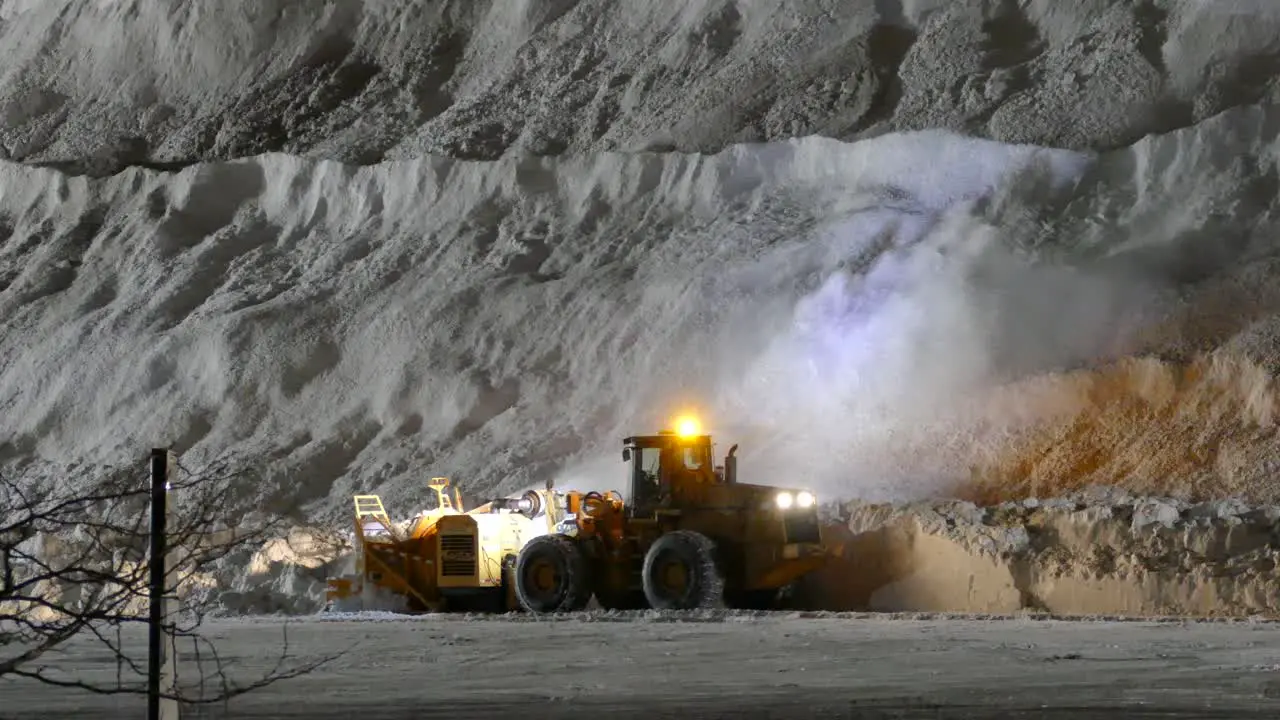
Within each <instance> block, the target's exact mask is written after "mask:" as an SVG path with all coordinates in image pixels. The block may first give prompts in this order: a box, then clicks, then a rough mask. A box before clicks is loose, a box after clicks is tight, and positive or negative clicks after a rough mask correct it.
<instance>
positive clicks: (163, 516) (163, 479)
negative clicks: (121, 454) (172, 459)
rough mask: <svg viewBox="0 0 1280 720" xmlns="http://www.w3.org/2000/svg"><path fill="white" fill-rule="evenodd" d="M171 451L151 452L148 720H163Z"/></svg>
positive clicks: (160, 449)
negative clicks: (166, 526)
mask: <svg viewBox="0 0 1280 720" xmlns="http://www.w3.org/2000/svg"><path fill="white" fill-rule="evenodd" d="M168 484H169V451H168V450H166V449H164V448H155V449H153V450H152V451H151V568H150V570H151V578H150V579H151V582H150V588H149V590H150V598H149V599H150V601H151V608H150V609H151V616H150V622H149V623H148V624H147V631H148V637H147V640H148V645H147V720H160V668H161V665H162V663H163V661H164V628H163V623H164V589H165V588H164V576H165V569H166V567H165V566H166V565H167V563H166V562H165V560H166V559H167V558H166V555H167V551H166V548H165V533H166V531H167V530H166V528H165V520H167V519H168V515H169V509H168V507H167V503H166V500H168V497H167V496H166V487H167V486H168Z"/></svg>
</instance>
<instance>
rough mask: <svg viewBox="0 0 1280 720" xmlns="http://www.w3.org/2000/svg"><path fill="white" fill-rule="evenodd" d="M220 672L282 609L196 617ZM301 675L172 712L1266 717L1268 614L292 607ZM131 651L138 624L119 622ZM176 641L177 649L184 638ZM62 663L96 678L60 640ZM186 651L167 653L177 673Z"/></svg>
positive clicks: (88, 700) (65, 705) (30, 695)
mask: <svg viewBox="0 0 1280 720" xmlns="http://www.w3.org/2000/svg"><path fill="white" fill-rule="evenodd" d="M207 629H208V630H209V634H210V636H211V638H213V639H214V641H215V642H216V643H217V647H218V648H219V650H220V652H221V653H222V654H223V657H224V658H227V659H229V660H230V661H231V666H232V671H231V676H232V677H233V678H241V679H250V678H253V677H257V676H259V675H261V674H262V673H264V672H266V671H267V670H269V669H270V668H271V666H272V665H273V664H274V662H275V661H276V658H277V657H278V655H279V640H280V638H281V637H282V634H281V633H282V631H283V626H282V624H281V623H280V622H279V621H277V620H270V619H262V620H252V621H233V622H221V623H218V624H215V625H212V626H210V627H208V628H207ZM288 638H289V644H290V648H291V652H292V653H293V654H295V655H296V656H297V658H298V659H301V660H305V659H307V658H318V657H322V656H324V655H327V654H331V653H334V652H338V651H346V652H347V653H348V654H347V655H346V656H345V657H343V658H341V659H339V660H336V661H334V663H333V664H332V665H331V666H329V667H326V668H324V669H322V670H319V671H317V672H315V673H314V674H312V675H309V676H305V677H301V678H297V679H294V680H290V681H288V682H285V683H282V684H279V685H275V686H272V687H271V688H269V689H265V690H262V691H260V692H257V693H254V694H251V695H246V696H244V697H242V698H239V699H237V700H235V701H233V702H232V703H231V704H230V705H229V706H228V708H226V709H227V710H229V714H227V715H222V714H221V711H222V708H204V709H202V710H199V711H196V710H192V711H188V712H187V713H186V714H184V717H234V718H334V719H335V720H336V719H337V718H356V717H358V718H363V719H367V720H374V719H377V720H383V719H388V720H389V719H391V718H442V719H443V718H494V719H495V720H496V719H497V718H529V719H531V720H532V719H533V718H577V717H583V716H584V715H592V714H596V713H604V714H607V716H608V717H616V718H690V719H693V718H698V719H701V718H724V719H725V720H730V719H731V718H779V719H782V718H797V719H801V718H833V719H835V718H841V719H844V718H876V719H879V718H919V719H920V720H926V719H927V720H938V719H940V718H991V719H992V720H994V719H995V718H1063V719H1065V718H1094V717H1098V718H1103V717H1106V718H1111V717H1117V718H1118V717H1125V718H1156V717H1159V718H1223V719H1224V720H1225V719H1227V718H1237V719H1243V718H1259V719H1261V718H1274V717H1276V716H1277V714H1280V626H1277V625H1273V624H1267V623H1256V622H1248V621H1243V622H1233V623H1221V622H1211V623H1188V622H1182V621H1168V622H1116V621H1105V620H1094V621H1088V622H1062V621H1056V620H1048V619H1039V618H1034V617H1024V618H1003V619H1001V618H991V617H968V618H963V617H950V618H948V617H943V616H915V617H906V616H887V615H885V616H878V615H835V614H832V615H821V614H818V615H813V616H802V615H788V614H776V615H753V614H742V615H735V614H727V615H726V614H705V615H659V614H652V615H638V616H637V615H635V614H632V615H618V614H614V615H608V614H605V615H594V616H593V615H578V616H566V617H563V618H557V619H552V620H531V619H528V618H525V619H519V620H511V619H506V618H489V619H480V620H476V619H472V618H463V617H459V616H454V617H439V616H429V617H421V618H415V619H405V618H403V617H401V618H394V617H392V616H382V617H379V616H376V615H375V616H369V617H364V618H361V619H358V620H346V619H341V618H336V617H335V618H326V619H323V620H321V619H320V618H318V617H311V618H303V619H297V620H293V621H290V625H289V627H288ZM133 640H134V641H135V642H133V644H132V646H133V647H134V648H137V649H138V650H139V651H141V648H142V647H143V646H144V641H143V636H142V635H137V636H135V637H134V638H133ZM179 650H180V652H181V651H182V648H181V647H180V648H179ZM59 664H60V668H61V669H65V670H68V671H72V672H75V673H76V674H77V675H78V676H79V677H82V678H85V679H94V680H98V681H103V682H110V681H111V680H112V679H113V678H114V677H115V672H116V668H115V664H114V663H113V662H111V661H110V660H109V659H107V658H102V657H94V656H93V655H92V654H86V653H79V654H77V653H76V652H75V651H74V649H72V650H71V651H70V652H69V653H68V655H67V657H65V658H63V659H60V660H59ZM181 673H182V668H179V674H180V676H181ZM0 708H2V709H0V715H3V716H6V717H18V718H33V719H34V718H42V719H46V720H52V719H54V718H72V717H111V716H115V715H114V714H116V713H118V714H119V715H120V716H124V714H125V713H128V714H129V715H130V716H137V714H138V713H139V712H140V711H141V710H142V708H143V705H141V704H139V703H138V702H136V701H125V700H120V699H118V698H112V697H103V696H91V695H83V694H74V693H68V692H65V691H60V690H53V689H48V688H37V687H33V686H29V685H18V684H12V685H9V684H0Z"/></svg>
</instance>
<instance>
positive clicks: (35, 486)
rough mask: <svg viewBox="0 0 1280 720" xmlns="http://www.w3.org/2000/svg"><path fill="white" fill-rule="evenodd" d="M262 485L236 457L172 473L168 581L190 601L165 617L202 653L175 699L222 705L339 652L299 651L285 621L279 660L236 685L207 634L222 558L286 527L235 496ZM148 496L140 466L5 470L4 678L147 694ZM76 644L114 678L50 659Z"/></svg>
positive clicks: (1, 503) (0, 670) (0, 546)
mask: <svg viewBox="0 0 1280 720" xmlns="http://www.w3.org/2000/svg"><path fill="white" fill-rule="evenodd" d="M255 481H256V478H254V477H252V476H251V474H250V473H248V472H246V471H243V470H234V469H232V467H231V466H230V464H228V463H216V464H214V465H212V466H210V467H207V468H204V469H202V470H200V471H194V472H193V471H191V470H188V469H187V468H185V467H182V466H181V465H180V464H179V468H178V472H176V473H174V477H172V478H171V479H170V486H169V499H170V502H171V504H172V508H171V512H170V516H169V517H168V518H167V526H168V533H167V536H168V537H167V543H168V546H169V548H170V549H171V553H170V558H169V565H168V567H167V570H166V586H167V587H168V588H170V592H172V593H176V594H177V595H178V596H179V597H181V598H183V603H182V605H183V606H182V608H181V612H180V616H179V617H174V618H168V619H167V621H166V623H167V624H168V626H169V629H168V632H169V637H170V642H171V644H172V647H171V650H170V651H171V652H176V644H177V642H178V641H179V640H180V639H182V640H190V641H191V642H192V644H193V647H194V648H195V652H194V674H193V675H192V677H193V679H194V681H195V684H194V685H193V686H191V687H182V685H183V683H182V680H183V677H184V673H183V672H182V670H186V669H188V667H189V666H190V665H191V664H190V663H182V664H180V665H179V667H180V671H179V677H178V685H179V688H180V689H179V690H178V691H177V693H176V694H175V695H174V699H176V700H179V701H180V702H182V703H189V704H208V703H218V702H225V701H227V700H229V699H231V698H233V697H237V696H239V695H243V694H245V693H248V692H253V691H254V690H258V689H260V688H263V687H266V686H268V685H271V684H273V683H276V682H280V681H283V680H288V679H291V678H296V677H299V676H301V675H305V674H307V673H310V672H312V671H314V670H315V669H317V668H319V667H321V666H324V665H326V664H328V663H330V662H332V661H333V660H334V659H337V658H338V657H340V656H341V653H339V654H335V655H329V656H324V657H319V658H313V659H309V660H306V661H300V660H299V659H297V658H293V657H291V656H290V654H289V651H290V647H289V642H288V629H287V627H286V628H285V630H284V637H283V639H282V644H281V654H280V656H279V658H278V659H277V661H276V663H275V666H274V667H273V668H271V670H270V671H268V672H266V673H264V674H263V675H262V676H261V677H258V678H255V679H253V680H250V681H239V682H238V681H235V680H233V679H232V678H231V677H230V675H229V674H228V672H227V670H228V668H227V665H226V663H225V662H224V661H223V659H222V657H221V656H220V655H219V653H218V651H217V648H216V647H215V646H214V644H213V643H212V642H211V641H210V640H209V639H208V638H207V637H204V636H203V635H201V634H200V632H199V628H200V626H201V624H202V623H203V621H204V619H205V618H206V617H207V615H208V611H209V609H210V608H209V606H208V601H207V599H205V598H204V597H202V593H201V592H200V586H201V584H206V585H207V584H208V583H209V582H210V580H209V579H210V578H211V577H212V576H213V574H214V573H215V571H216V569H217V568H216V567H215V566H216V564H217V563H218V562H219V561H221V560H223V559H225V558H227V557H228V556H231V555H233V554H234V553H237V552H245V551H252V549H254V548H256V547H258V546H261V544H262V543H263V542H265V541H266V540H268V539H270V538H271V537H273V536H275V535H276V534H278V533H279V532H280V531H281V529H282V528H281V526H280V522H279V521H276V520H268V519H257V520H251V519H249V518H246V517H244V516H243V515H242V514H241V513H240V512H239V511H238V509H237V508H238V507H239V505H238V503H237V502H236V498H237V496H238V495H240V494H242V493H243V492H244V490H245V489H246V488H247V487H252V486H253V484H254V483H255ZM150 498H151V489H150V478H149V476H148V473H147V471H146V468H145V465H144V464H143V463H140V464H139V468H136V469H135V468H125V469H114V470H110V471H109V472H106V473H105V474H103V475H101V476H99V477H94V478H90V477H81V478H66V479H64V481H60V482H57V483H52V484H50V483H44V484H43V486H42V485H41V483H38V482H33V483H24V482H20V481H19V480H17V479H15V478H7V477H0V563H2V564H3V567H2V568H0V570H2V572H0V679H3V678H6V677H9V678H25V679H28V680H33V681H37V682H40V683H44V684H46V685H49V686H53V687H58V688H67V689H76V690H80V691H84V692H88V693H94V694H99V695H144V694H146V692H147V682H146V676H147V659H146V654H145V650H142V651H140V652H139V651H132V652H131V651H130V650H129V649H128V648H126V647H125V643H124V635H125V633H124V630H125V628H127V627H129V626H137V627H139V628H145V627H146V625H147V623H148V622H149V618H148V612H147V611H148V608H149V580H150V565H151V560H152V559H151V558H150V557H148V553H149V544H148V540H149V533H150ZM73 640H76V641H80V640H85V641H89V642H92V643H93V644H94V645H95V646H97V647H99V648H101V649H105V650H106V651H107V652H108V653H109V655H110V657H111V658H112V659H113V660H114V661H115V663H116V673H115V675H116V677H115V680H114V682H112V683H97V682H90V681H87V680H84V679H82V678H76V677H70V676H65V673H59V672H58V671H57V670H56V663H55V662H52V661H50V658H51V657H53V655H55V654H56V652H57V651H58V650H60V649H61V648H62V647H63V646H65V645H66V644H68V643H70V642H71V641H73ZM210 680H212V682H209V681H210ZM209 689H212V690H213V692H207V690H209Z"/></svg>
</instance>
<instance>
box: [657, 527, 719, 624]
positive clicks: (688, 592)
mask: <svg viewBox="0 0 1280 720" xmlns="http://www.w3.org/2000/svg"><path fill="white" fill-rule="evenodd" d="M641 577H642V579H643V581H644V595H645V598H646V599H647V600H648V601H649V607H651V608H653V609H655V610H698V609H706V608H723V607H724V574H723V573H722V571H721V570H720V565H719V563H718V562H716V546H715V543H714V542H712V540H711V538H709V537H707V536H706V535H703V534H702V533H698V532H693V531H691V530H676V531H674V532H670V533H667V534H666V535H663V536H662V537H660V538H658V539H657V541H655V542H654V543H653V545H652V546H650V547H649V552H647V553H645V556H644V570H643V571H642V576H641Z"/></svg>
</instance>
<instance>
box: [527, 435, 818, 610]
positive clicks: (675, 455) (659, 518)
mask: <svg viewBox="0 0 1280 720" xmlns="http://www.w3.org/2000/svg"><path fill="white" fill-rule="evenodd" d="M677 428H678V430H677V431H664V432H660V433H658V434H657V435H637V436H632V437H628V438H625V439H624V440H623V449H622V458H623V461H624V462H626V463H627V474H628V478H629V483H630V491H631V492H630V498H631V499H630V502H623V498H622V497H621V496H620V495H619V494H618V493H617V492H616V491H609V492H606V493H600V492H587V493H580V492H568V493H564V495H563V500H564V502H565V507H564V508H563V512H560V513H557V515H558V516H559V519H558V522H557V523H556V525H555V528H554V532H553V533H551V534H548V535H544V536H542V537H536V538H534V539H532V540H530V541H529V542H528V544H526V545H525V546H524V549H523V550H521V551H520V554H519V556H518V558H517V560H516V566H515V572H514V575H515V577H514V585H515V592H516V596H517V598H518V599H519V601H520V604H521V606H522V607H523V608H524V609H525V610H528V611H530V612H535V613H554V612H570V611H575V610H581V609H583V608H585V607H586V606H587V603H588V602H589V601H590V599H591V598H592V597H593V596H594V597H595V598H596V600H597V602H599V604H600V605H601V607H603V608H605V609H618V610H624V609H644V608H653V609H659V610H689V609H697V608H723V607H730V608H748V609H767V608H770V607H773V606H774V605H775V603H776V602H777V601H778V600H779V597H780V595H781V591H782V590H783V589H784V588H787V587H788V586H790V585H791V584H792V583H794V582H795V581H797V580H799V579H800V578H801V577H802V576H804V575H806V574H808V573H811V572H813V571H814V570H817V569H818V568H820V567H821V566H822V565H823V564H824V563H825V562H826V561H827V560H828V559H829V558H831V557H833V556H834V555H836V554H839V550H829V549H828V548H827V547H826V546H825V545H824V543H823V537H822V535H823V533H822V527H821V524H820V522H819V520H818V513H817V500H816V498H815V497H814V495H813V494H812V493H810V492H808V491H805V490H800V489H787V488H778V487H769V486H762V485H747V484H741V483H739V482H738V481H737V458H736V457H735V455H734V453H735V452H736V451H737V446H736V445H735V446H733V447H732V448H730V450H729V454H728V455H727V456H726V458H725V463H724V465H723V466H722V467H715V466H714V460H713V455H712V453H713V448H712V443H711V436H710V435H704V434H701V433H700V432H699V430H698V427H697V423H696V421H694V420H692V419H685V420H684V421H682V422H680V423H679V424H678V425H677ZM548 489H550V487H549V488H548Z"/></svg>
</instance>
